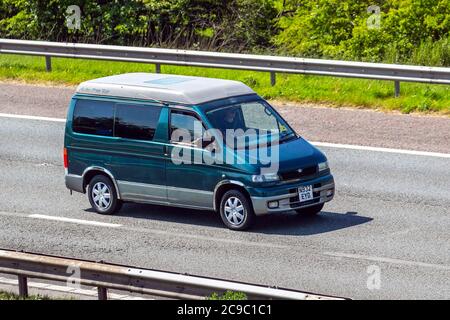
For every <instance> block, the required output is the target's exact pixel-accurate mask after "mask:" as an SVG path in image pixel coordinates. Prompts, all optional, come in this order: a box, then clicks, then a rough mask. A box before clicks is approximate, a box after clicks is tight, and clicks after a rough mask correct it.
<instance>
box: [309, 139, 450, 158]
mask: <svg viewBox="0 0 450 320" xmlns="http://www.w3.org/2000/svg"><path fill="white" fill-rule="evenodd" d="M311 144H313V145H315V146H317V147H330V148H340V149H351V150H362V151H375V152H387V153H399V154H409V155H414V156H427V157H437V158H450V153H439V152H428V151H416V150H405V149H392V148H380V147H369V146H358V145H353V144H339V143H328V142H311Z"/></svg>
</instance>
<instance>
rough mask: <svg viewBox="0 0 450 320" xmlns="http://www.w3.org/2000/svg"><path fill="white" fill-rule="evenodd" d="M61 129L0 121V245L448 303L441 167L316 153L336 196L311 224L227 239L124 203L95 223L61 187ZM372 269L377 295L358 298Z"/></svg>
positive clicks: (448, 163)
mask: <svg viewBox="0 0 450 320" xmlns="http://www.w3.org/2000/svg"><path fill="white" fill-rule="evenodd" d="M27 107H28V108H29V107H30V106H27ZM0 110H1V108H0ZM0 112H3V111H0ZM63 126H64V124H63V123H61V122H46V121H36V120H26V119H12V118H2V117H0V247H1V248H12V249H22V250H27V251H34V252H42V253H48V254H56V255H64V256H73V257H77V258H83V259H93V260H105V261H110V262H116V263H121V264H130V265H135V266H140V267H146V268H156V269H163V270H169V271H176V272H185V273H191V274H198V275H205V276H213V277H220V278H226V279H234V280H241V281H247V282H254V283H261V284H268V285H277V286H280V287H288V288H294V289H299V290H304V291H310V292H314V293H321V294H331V295H338V296H344V297H350V298H356V299H372V298H373V299H379V298H388V299H400V298H404V299H409V298H413V299H424V298H425V299H428V298H439V299H450V170H449V168H450V158H440V157H429V156H421V155H407V154H396V153H384V152H375V151H362V150H351V149H340V148H322V149H323V150H324V151H325V153H326V154H327V156H328V158H329V160H330V165H331V168H332V171H333V173H334V175H335V178H336V188H337V194H336V196H335V199H334V200H333V201H332V202H331V203H329V204H328V205H326V206H325V208H324V211H323V212H322V213H321V215H320V216H318V217H313V218H307V217H299V216H294V215H277V216H270V217H264V218H261V219H259V220H258V222H257V224H256V226H255V227H254V228H253V229H252V230H250V231H249V232H233V231H230V230H228V229H226V228H225V227H224V226H223V225H222V223H221V221H220V218H219V217H218V216H216V215H215V214H213V213H210V212H199V211H191V210H186V209H174V208H165V207H160V206H152V205H141V204H127V205H125V206H124V207H123V209H122V210H121V211H120V212H119V214H117V215H116V216H101V215H97V214H95V213H94V212H92V210H91V209H90V207H89V202H88V200H87V198H86V196H84V195H81V194H73V195H72V196H71V195H70V194H69V192H68V190H66V189H65V186H64V170H63V167H62V163H61V162H62V141H63V140H62V139H63V129H64V128H63ZM446 143H447V144H448V141H447V142H446ZM437 151H440V150H437ZM441 152H445V150H442V151H441ZM36 215H38V216H36ZM47 216H49V217H47ZM47 218H49V219H52V220H47ZM55 218H56V219H59V218H73V219H80V221H72V222H67V221H60V220H54V219H55ZM86 221H96V222H101V223H105V224H97V225H89V224H84V223H86ZM373 266H375V267H373ZM378 268H379V269H378ZM373 270H379V271H380V287H379V289H376V288H371V290H370V289H369V288H368V286H367V282H368V279H369V280H370V279H372V278H369V277H370V276H371V274H372V272H373ZM368 271H370V272H371V273H370V274H369V273H368ZM369 282H370V283H372V282H371V281H369ZM375 283H376V282H375Z"/></svg>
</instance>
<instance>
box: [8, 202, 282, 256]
mask: <svg viewBox="0 0 450 320" xmlns="http://www.w3.org/2000/svg"><path fill="white" fill-rule="evenodd" d="M0 216H6V217H22V218H25V219H26V218H33V219H42V220H50V221H59V222H69V223H75V224H82V225H92V226H99V227H109V228H119V227H120V230H122V231H126V232H132V233H133V234H135V233H136V232H139V233H147V234H151V235H153V236H165V237H169V238H171V239H173V238H175V237H178V238H184V239H190V240H197V241H207V242H221V243H227V244H233V245H241V246H249V247H260V248H272V249H289V248H290V246H287V245H283V244H275V243H269V242H259V241H248V240H238V239H227V238H219V237H209V236H203V235H198V234H188V233H183V232H170V231H165V230H158V229H154V228H142V227H140V228H136V227H132V226H127V225H122V224H113V223H104V222H97V221H89V220H80V219H72V218H64V217H57V216H49V215H41V214H31V215H30V214H23V213H13V212H4V211H0Z"/></svg>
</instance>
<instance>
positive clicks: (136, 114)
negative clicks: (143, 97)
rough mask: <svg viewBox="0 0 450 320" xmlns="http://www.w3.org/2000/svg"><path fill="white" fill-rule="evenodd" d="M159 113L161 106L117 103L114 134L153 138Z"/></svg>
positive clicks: (141, 138) (117, 135)
mask: <svg viewBox="0 0 450 320" xmlns="http://www.w3.org/2000/svg"><path fill="white" fill-rule="evenodd" d="M160 113H161V107H156V106H151V107H149V106H140V105H121V104H118V105H117V106H116V122H115V128H114V136H116V137H121V138H127V139H136V140H147V141H150V140H153V136H154V135H155V131H156V126H157V125H158V120H159V115H160Z"/></svg>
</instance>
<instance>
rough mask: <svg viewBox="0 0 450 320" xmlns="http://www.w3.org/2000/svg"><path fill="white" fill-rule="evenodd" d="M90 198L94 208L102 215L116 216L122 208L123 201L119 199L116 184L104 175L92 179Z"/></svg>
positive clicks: (89, 191) (89, 189)
mask: <svg viewBox="0 0 450 320" xmlns="http://www.w3.org/2000/svg"><path fill="white" fill-rule="evenodd" d="M88 197H89V202H90V203H91V206H92V208H93V209H94V210H95V211H96V212H97V213H100V214H114V213H116V212H117V211H119V210H120V208H121V207H122V201H120V200H119V199H118V198H117V192H116V188H115V187H114V184H113V183H112V181H111V179H109V178H107V177H105V176H103V175H97V176H95V177H93V178H92V179H91V181H90V182H89V187H88Z"/></svg>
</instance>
